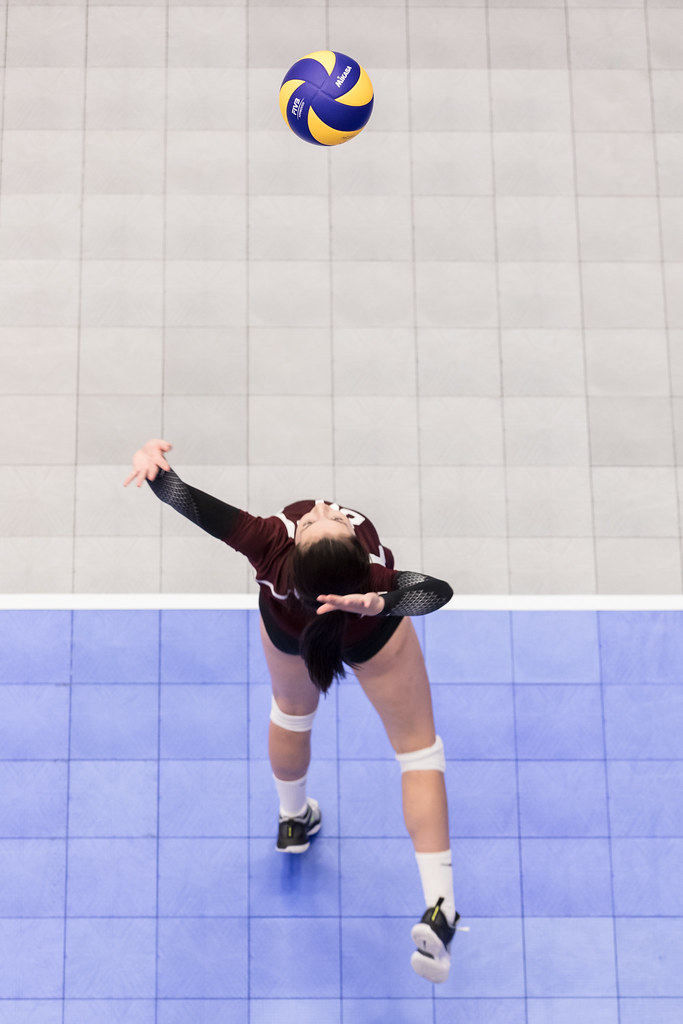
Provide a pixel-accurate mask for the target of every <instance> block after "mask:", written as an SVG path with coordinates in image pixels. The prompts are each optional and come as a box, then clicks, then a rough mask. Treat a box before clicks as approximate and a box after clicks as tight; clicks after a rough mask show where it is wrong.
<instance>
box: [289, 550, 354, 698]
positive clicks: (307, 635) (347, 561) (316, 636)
mask: <svg viewBox="0 0 683 1024" xmlns="http://www.w3.org/2000/svg"><path fill="white" fill-rule="evenodd" d="M290 571H291V576H292V583H293V584H294V589H295V590H296V592H297V594H298V596H299V599H300V601H301V602H302V603H303V604H304V605H305V607H306V608H307V609H308V610H310V612H311V619H310V621H309V622H308V623H307V624H306V626H305V628H304V631H303V633H302V634H301V636H300V637H299V650H300V651H301V657H302V658H303V659H304V661H305V663H306V668H307V669H308V674H309V675H310V677H311V680H312V681H313V683H314V685H315V686H316V687H317V688H318V689H319V690H320V691H321V693H327V691H328V690H329V688H330V686H331V685H332V682H333V680H334V679H335V678H336V677H337V676H343V675H345V674H346V673H345V671H344V660H343V658H342V651H343V647H344V633H345V632H346V623H347V618H348V614H349V613H348V612H337V611H335V612H325V614H324V615H316V614H315V609H316V608H317V599H318V594H367V593H368V591H369V590H370V589H371V584H370V559H369V557H368V553H367V551H366V550H365V548H364V547H363V545H362V544H361V543H360V542H359V541H358V540H356V538H355V537H348V538H344V539H332V538H331V537H322V538H321V539H320V540H317V541H313V542H312V543H311V544H305V545H302V544H296V545H295V546H294V548H293V549H292V555H291V561H290Z"/></svg>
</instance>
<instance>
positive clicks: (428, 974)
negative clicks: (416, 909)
mask: <svg viewBox="0 0 683 1024" xmlns="http://www.w3.org/2000/svg"><path fill="white" fill-rule="evenodd" d="M442 903H443V899H439V900H437V901H436V906H434V907H428V909H427V910H425V912H424V914H423V915H422V920H421V921H420V923H419V924H416V925H414V926H413V929H412V931H411V933H410V934H411V936H412V939H413V942H414V943H415V945H416V946H417V949H416V950H415V952H414V953H413V955H412V956H411V958H410V964H411V966H412V968H413V970H414V971H415V972H416V973H417V974H419V975H420V977H422V978H426V979H427V981H433V982H440V981H445V980H446V978H447V977H448V972H449V970H450V966H451V954H450V953H449V952H448V947H449V946H450V944H451V940H452V938H453V936H454V935H455V929H456V926H457V924H458V921H459V920H460V914H457V913H456V915H455V921H454V922H453V925H452V926H451V925H450V924H449V923H448V921H447V920H446V917H445V915H444V914H442V913H441V904H442Z"/></svg>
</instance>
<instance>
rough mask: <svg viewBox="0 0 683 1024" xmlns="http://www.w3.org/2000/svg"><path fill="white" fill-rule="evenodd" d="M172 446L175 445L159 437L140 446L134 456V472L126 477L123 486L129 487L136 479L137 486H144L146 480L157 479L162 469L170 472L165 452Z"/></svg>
mask: <svg viewBox="0 0 683 1024" xmlns="http://www.w3.org/2000/svg"><path fill="white" fill-rule="evenodd" d="M172 447H173V445H172V444H169V442H168V441H162V440H161V438H158V437H155V438H152V440H151V441H147V442H146V443H145V444H143V446H142V448H139V449H138V450H137V451H136V453H135V455H134V456H133V472H132V473H130V474H129V475H128V476H127V477H126V479H125V480H124V482H123V486H124V487H127V486H128V484H129V483H131V482H132V481H133V480H135V481H136V482H137V486H138V487H142V485H143V484H144V482H145V480H155V479H156V477H157V476H158V475H159V470H160V469H165V470H166V471H167V472H168V470H170V468H171V467H170V466H169V464H168V462H167V461H166V459H165V458H164V452H170V450H171V448H172Z"/></svg>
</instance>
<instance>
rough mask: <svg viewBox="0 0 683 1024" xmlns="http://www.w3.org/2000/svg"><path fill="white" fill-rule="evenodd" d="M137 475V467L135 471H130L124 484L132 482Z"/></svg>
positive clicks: (125, 485)
mask: <svg viewBox="0 0 683 1024" xmlns="http://www.w3.org/2000/svg"><path fill="white" fill-rule="evenodd" d="M137 475H138V472H137V470H136V469H134V470H133V472H132V473H129V474H128V476H127V477H126V479H125V480H124V481H123V486H124V487H127V486H128V484H129V483H130V482H131V480H134V479H135V477H136V476H137Z"/></svg>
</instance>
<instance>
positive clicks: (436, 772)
mask: <svg viewBox="0 0 683 1024" xmlns="http://www.w3.org/2000/svg"><path fill="white" fill-rule="evenodd" d="M356 676H357V678H358V681H359V682H360V684H361V686H362V687H363V690H364V691H365V693H366V695H367V697H368V698H369V700H370V702H371V703H372V704H373V706H374V707H375V709H376V710H377V712H378V714H379V716H380V718H381V719H382V722H383V724H384V727H385V729H386V731H387V735H388V737H389V741H390V742H391V745H392V746H393V748H394V751H395V752H396V758H397V760H398V762H399V765H400V768H401V783H402V791H403V815H404V818H405V823H406V827H407V829H408V832H409V834H410V837H411V839H412V841H413V846H414V848H415V855H416V858H417V863H418V868H419V871H420V878H421V881H422V887H423V892H424V896H425V902H426V904H427V911H426V912H425V914H424V915H423V918H422V920H421V921H420V923H419V924H417V925H415V927H414V928H413V930H412V936H413V939H414V941H415V943H416V945H417V947H418V949H417V951H416V952H415V953H414V954H413V957H412V959H411V963H412V965H413V968H414V969H415V970H416V971H417V973H418V974H420V975H422V976H423V977H425V978H428V979H429V980H430V981H445V980H446V978H447V977H448V970H449V966H450V955H449V952H448V947H449V944H450V942H451V939H452V938H453V935H454V933H455V925H456V922H457V920H458V915H457V914H456V910H455V902H454V897H453V872H452V861H451V850H450V838H449V830H448V804H447V799H446V786H445V781H444V772H445V768H446V761H445V754H444V747H443V742H442V741H441V739H440V737H438V736H437V735H436V732H435V729H434V716H433V712H432V699H431V693H430V688H429V679H428V678H427V670H426V668H425V664H424V658H423V656H422V651H421V649H420V644H419V641H418V639H417V635H416V633H415V629H414V627H413V624H412V622H411V621H410V619H404V620H403V622H402V623H401V624H400V626H399V627H398V629H397V630H396V632H395V633H394V634H393V635H392V636H391V637H390V639H389V640H388V641H387V643H386V644H385V645H384V647H383V648H382V649H381V650H380V651H378V652H377V654H375V655H374V656H373V657H372V658H370V659H369V660H368V661H366V662H363V663H362V664H361V665H359V666H358V667H357V669H356Z"/></svg>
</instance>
